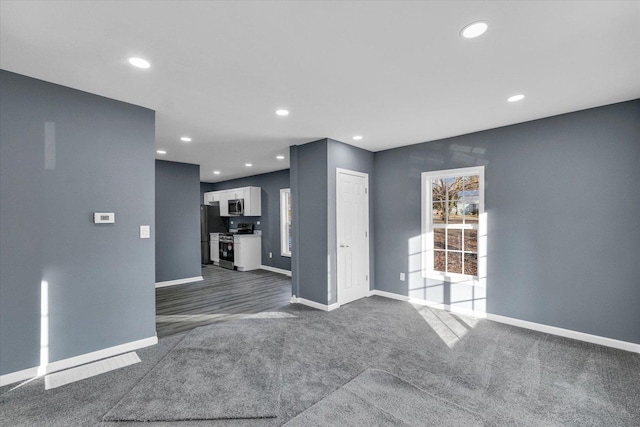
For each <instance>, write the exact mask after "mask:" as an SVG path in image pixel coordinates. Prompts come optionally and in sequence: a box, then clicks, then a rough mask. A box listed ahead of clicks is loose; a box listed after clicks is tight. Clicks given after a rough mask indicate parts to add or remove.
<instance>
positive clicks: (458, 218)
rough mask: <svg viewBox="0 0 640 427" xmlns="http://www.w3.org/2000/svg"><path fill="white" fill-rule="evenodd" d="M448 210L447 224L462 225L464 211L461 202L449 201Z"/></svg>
mask: <svg viewBox="0 0 640 427" xmlns="http://www.w3.org/2000/svg"><path fill="white" fill-rule="evenodd" d="M445 207H446V208H447V214H448V217H447V222H448V223H449V224H462V210H461V208H460V203H459V202H454V201H449V203H448V204H446V206H445Z"/></svg>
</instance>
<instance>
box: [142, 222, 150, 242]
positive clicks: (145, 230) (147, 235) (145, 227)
mask: <svg viewBox="0 0 640 427" xmlns="http://www.w3.org/2000/svg"><path fill="white" fill-rule="evenodd" d="M140 238H141V239H149V238H151V226H149V225H141V226H140Z"/></svg>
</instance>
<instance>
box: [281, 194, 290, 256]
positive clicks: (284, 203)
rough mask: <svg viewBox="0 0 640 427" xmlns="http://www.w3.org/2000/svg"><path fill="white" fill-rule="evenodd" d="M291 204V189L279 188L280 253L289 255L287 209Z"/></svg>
mask: <svg viewBox="0 0 640 427" xmlns="http://www.w3.org/2000/svg"><path fill="white" fill-rule="evenodd" d="M290 206H291V189H290V188H281V189H280V255H282V256H286V257H291V249H290V248H289V241H290V238H291V236H289V226H290V224H289V221H288V217H289V215H288V210H289V208H290Z"/></svg>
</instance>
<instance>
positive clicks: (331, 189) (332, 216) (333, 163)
mask: <svg viewBox="0 0 640 427" xmlns="http://www.w3.org/2000/svg"><path fill="white" fill-rule="evenodd" d="M327 153H328V154H327V193H328V194H327V251H328V260H329V261H328V262H329V268H328V270H329V298H328V300H329V304H333V303H336V302H338V298H337V295H338V293H337V289H338V286H337V277H336V270H337V262H336V261H337V245H336V184H337V183H336V169H337V168H342V169H349V170H353V171H356V172H363V173H366V174H368V175H369V187H371V185H372V183H373V158H374V154H373V153H372V152H371V151H367V150H363V149H361V148H357V147H354V146H352V145H348V144H344V143H342V142H339V141H335V140H332V139H329V140H327ZM372 198H373V195H372V192H371V191H369V268H370V272H369V286H370V288H371V289H374V284H375V280H374V279H375V274H374V273H375V272H374V262H375V258H374V252H375V247H374V239H375V233H374V227H373V224H374V215H373V200H372Z"/></svg>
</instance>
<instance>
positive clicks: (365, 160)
mask: <svg viewBox="0 0 640 427" xmlns="http://www.w3.org/2000/svg"><path fill="white" fill-rule="evenodd" d="M373 157H374V155H373V153H372V152H370V151H367V150H362V149H360V148H356V147H353V146H351V145H347V144H344V143H342V142H339V141H335V140H332V139H322V140H319V141H314V142H310V143H308V144H303V145H298V146H294V147H291V150H290V162H291V191H292V202H293V210H294V216H293V220H294V224H293V230H294V233H293V234H294V236H293V242H294V248H293V254H294V260H293V293H294V294H295V295H296V296H298V297H301V298H305V299H308V300H311V301H315V302H318V303H320V304H327V305H329V304H334V303H336V302H337V277H336V274H335V273H336V267H337V265H336V264H337V263H336V255H337V254H336V251H337V248H336V169H337V168H343V169H350V170H354V171H357V172H364V173H367V174H369V182H370V183H371V182H372V178H373V164H374V163H373ZM369 224H370V227H369V235H370V239H369V242H370V248H369V256H370V266H371V274H370V280H369V283H370V285H371V286H372V285H373V283H374V277H373V272H374V269H373V262H374V257H373V254H374V249H375V248H374V245H373V241H374V240H373V239H374V236H373V233H372V231H373V203H371V200H370V205H369Z"/></svg>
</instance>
